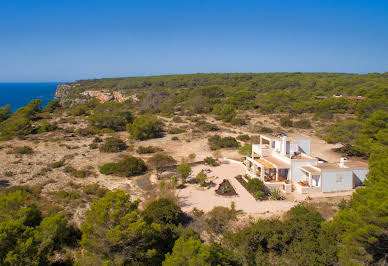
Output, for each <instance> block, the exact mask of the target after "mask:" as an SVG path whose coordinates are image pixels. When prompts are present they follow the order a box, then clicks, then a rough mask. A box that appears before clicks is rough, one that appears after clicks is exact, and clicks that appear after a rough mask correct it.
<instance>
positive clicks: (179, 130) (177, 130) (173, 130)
mask: <svg viewBox="0 0 388 266" xmlns="http://www.w3.org/2000/svg"><path fill="white" fill-rule="evenodd" d="M185 132H186V130H184V129H183V128H179V127H170V128H169V129H168V130H167V133H169V134H181V133H185Z"/></svg>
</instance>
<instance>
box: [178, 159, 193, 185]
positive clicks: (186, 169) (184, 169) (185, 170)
mask: <svg viewBox="0 0 388 266" xmlns="http://www.w3.org/2000/svg"><path fill="white" fill-rule="evenodd" d="M176 170H177V172H178V174H179V176H180V178H181V179H182V183H186V179H187V178H188V177H189V175H190V173H191V167H190V165H189V164H187V163H184V164H181V165H179V166H178V167H177V169H176Z"/></svg>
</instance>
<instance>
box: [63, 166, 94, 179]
mask: <svg viewBox="0 0 388 266" xmlns="http://www.w3.org/2000/svg"><path fill="white" fill-rule="evenodd" d="M63 171H64V172H65V173H69V174H71V175H72V176H74V177H76V178H85V177H88V176H90V175H91V174H92V172H90V171H89V170H77V169H75V168H73V167H72V166H66V167H65V169H64V170H63Z"/></svg>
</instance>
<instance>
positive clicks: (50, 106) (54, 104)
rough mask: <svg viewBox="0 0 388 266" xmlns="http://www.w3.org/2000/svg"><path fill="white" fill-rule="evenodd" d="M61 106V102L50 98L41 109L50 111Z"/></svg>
mask: <svg viewBox="0 0 388 266" xmlns="http://www.w3.org/2000/svg"><path fill="white" fill-rule="evenodd" d="M59 107H61V104H60V102H59V101H58V100H52V101H51V102H49V103H48V104H47V105H46V107H45V108H44V109H43V111H44V112H49V113H52V112H54V111H55V109H57V108H59Z"/></svg>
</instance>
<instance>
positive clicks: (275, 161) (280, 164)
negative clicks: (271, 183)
mask: <svg viewBox="0 0 388 266" xmlns="http://www.w3.org/2000/svg"><path fill="white" fill-rule="evenodd" d="M263 159H264V160H266V161H268V162H269V163H271V164H273V165H275V166H276V168H283V169H284V168H287V169H288V168H290V164H288V163H286V162H284V161H282V160H280V159H278V158H275V157H273V156H267V157H263Z"/></svg>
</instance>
